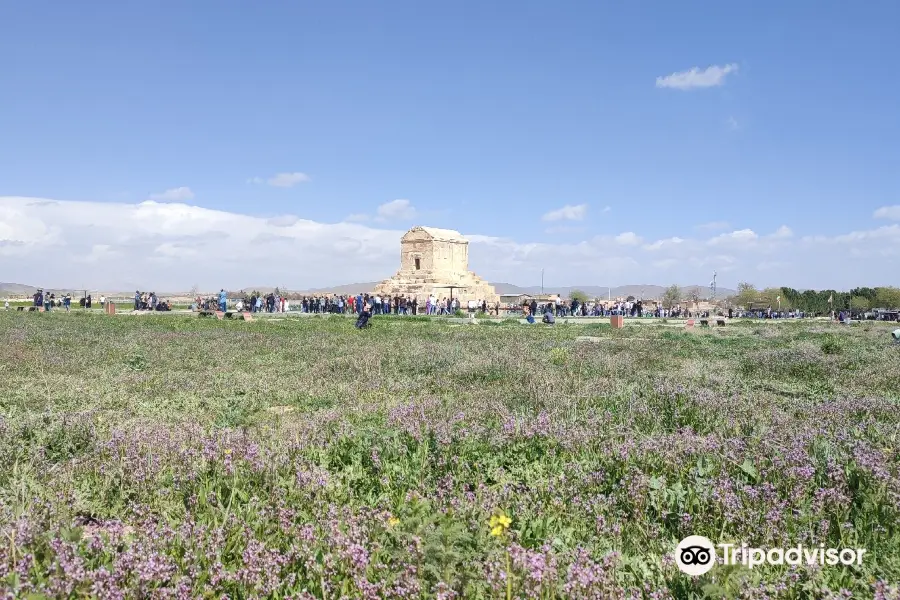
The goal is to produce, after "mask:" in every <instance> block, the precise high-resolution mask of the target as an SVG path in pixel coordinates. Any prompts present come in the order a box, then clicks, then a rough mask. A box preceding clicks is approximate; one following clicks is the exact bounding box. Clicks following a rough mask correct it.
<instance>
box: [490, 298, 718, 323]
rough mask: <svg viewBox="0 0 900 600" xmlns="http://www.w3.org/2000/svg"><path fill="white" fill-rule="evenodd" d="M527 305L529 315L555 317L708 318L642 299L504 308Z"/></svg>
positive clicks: (703, 313) (701, 313) (705, 314)
mask: <svg viewBox="0 0 900 600" xmlns="http://www.w3.org/2000/svg"><path fill="white" fill-rule="evenodd" d="M526 306H527V307H528V313H529V314H531V315H538V314H540V315H544V314H547V313H548V312H549V313H550V314H552V315H553V316H555V317H611V316H614V315H622V316H629V317H634V318H641V317H656V318H672V319H680V318H693V317H708V316H709V312H708V311H698V310H689V309H688V308H686V307H682V306H681V305H675V306H673V307H671V308H665V307H663V306H661V305H659V304H656V305H655V306H654V307H652V308H650V309H645V307H644V302H643V301H642V300H635V301H632V300H629V301H615V302H596V301H586V302H581V301H579V300H577V299H573V300H569V301H565V300H562V299H559V298H558V299H556V300H555V301H553V302H543V303H540V304H539V303H538V302H537V300H535V299H532V300H531V301H530V302H525V303H523V305H522V307H521V308H520V307H518V306H516V307H507V310H508V311H511V312H519V311H520V310H521V311H522V312H523V313H524V307H526Z"/></svg>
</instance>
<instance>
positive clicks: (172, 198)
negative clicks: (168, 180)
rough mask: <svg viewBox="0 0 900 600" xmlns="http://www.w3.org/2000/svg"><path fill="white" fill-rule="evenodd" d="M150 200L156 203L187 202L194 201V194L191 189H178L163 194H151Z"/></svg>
mask: <svg viewBox="0 0 900 600" xmlns="http://www.w3.org/2000/svg"><path fill="white" fill-rule="evenodd" d="M150 199H151V200H153V201H155V202H186V201H187V200H193V199H194V192H192V191H191V188H189V187H177V188H172V189H170V190H166V191H164V192H163V193H161V194H150Z"/></svg>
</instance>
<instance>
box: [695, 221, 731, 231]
mask: <svg viewBox="0 0 900 600" xmlns="http://www.w3.org/2000/svg"><path fill="white" fill-rule="evenodd" d="M729 227H731V224H730V223H729V222H728V221H710V222H709V223H700V224H699V225H695V226H694V229H699V230H701V231H721V230H723V229H728V228H729Z"/></svg>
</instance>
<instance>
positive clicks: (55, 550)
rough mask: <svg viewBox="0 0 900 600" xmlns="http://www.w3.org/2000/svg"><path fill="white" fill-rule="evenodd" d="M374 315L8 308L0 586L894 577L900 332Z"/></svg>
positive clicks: (149, 588)
mask: <svg viewBox="0 0 900 600" xmlns="http://www.w3.org/2000/svg"><path fill="white" fill-rule="evenodd" d="M373 323H374V325H373V327H372V328H370V329H368V330H363V331H358V330H356V329H354V328H353V322H352V320H350V319H346V318H342V317H331V318H283V319H271V320H264V319H258V320H256V321H254V322H250V323H245V322H230V321H215V320H213V321H205V320H200V319H197V318H191V317H186V316H185V317H182V316H174V315H166V316H160V315H149V316H144V317H130V316H116V317H106V316H100V315H89V314H75V313H72V314H68V315H66V314H58V313H50V314H37V313H32V314H27V313H26V314H23V313H5V314H0V598H30V599H38V598H104V599H105V598H233V599H236V598H276V599H286V598H294V599H309V598H324V599H332V600H337V599H341V598H361V599H374V598H404V599H413V598H416V599H418V598H440V599H444V600H448V599H452V598H540V599H551V598H557V599H563V598H596V599H601V598H603V599H606V598H612V599H620V598H647V599H650V598H655V599H664V598H790V599H799V598H851V597H852V598H880V599H886V598H898V597H900V593H898V587H897V585H898V582H900V347H898V346H895V345H892V344H891V340H890V335H889V333H888V331H889V330H888V329H887V328H883V327H879V326H878V325H876V324H872V325H859V326H857V325H854V326H852V327H840V326H837V325H833V324H831V323H827V322H824V323H823V322H807V323H789V322H781V323H764V322H757V323H745V324H741V323H732V324H729V326H728V327H725V328H717V329H713V330H699V329H698V330H694V331H685V330H683V329H681V328H677V327H669V326H666V325H647V324H644V325H639V326H638V325H635V326H629V327H626V328H625V329H623V330H612V329H610V328H609V327H608V325H605V324H603V325H601V324H591V325H563V324H558V325H556V326H553V327H547V326H542V325H539V324H538V325H534V326H524V325H519V324H517V323H502V324H491V323H488V324H481V325H453V324H450V323H448V322H447V321H446V320H443V319H439V318H436V319H428V318H418V317H410V318H396V317H380V318H379V317H376V318H375V319H374V320H373ZM579 336H592V337H593V338H597V339H593V340H590V341H588V342H584V341H579V340H577V339H576V338H578V337H579ZM692 534H693V535H703V536H706V537H708V538H710V539H712V540H715V541H731V542H736V543H738V544H740V543H742V542H743V543H747V544H750V545H752V546H757V547H762V548H770V547H790V546H795V545H797V544H802V545H804V546H810V547H818V546H819V545H820V544H822V543H824V544H825V546H826V547H837V548H844V547H849V548H865V549H866V554H865V559H864V560H863V561H862V564H861V565H850V566H844V565H838V566H822V565H808V566H807V565H804V566H799V567H798V566H787V565H781V566H771V565H763V566H757V567H755V568H753V569H748V568H747V567H743V566H732V565H723V564H720V565H717V566H716V567H714V568H713V569H712V570H711V571H710V572H709V573H707V574H705V575H702V576H700V577H696V578H692V577H689V576H687V575H684V574H682V573H681V572H680V571H679V570H678V568H677V566H676V564H675V562H674V559H673V550H674V548H675V545H676V544H677V543H678V541H679V540H681V539H682V538H683V537H685V536H688V535H692Z"/></svg>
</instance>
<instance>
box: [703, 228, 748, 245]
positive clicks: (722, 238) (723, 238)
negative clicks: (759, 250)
mask: <svg viewBox="0 0 900 600" xmlns="http://www.w3.org/2000/svg"><path fill="white" fill-rule="evenodd" d="M757 238H759V236H758V235H757V234H756V232H755V231H753V230H752V229H738V230H737V231H732V232H731V233H723V234H721V235H717V236H716V237H714V238H712V239H711V240H709V243H710V244H712V245H718V244H730V243H739V244H741V243H747V242H753V241H755V240H756V239H757Z"/></svg>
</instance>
